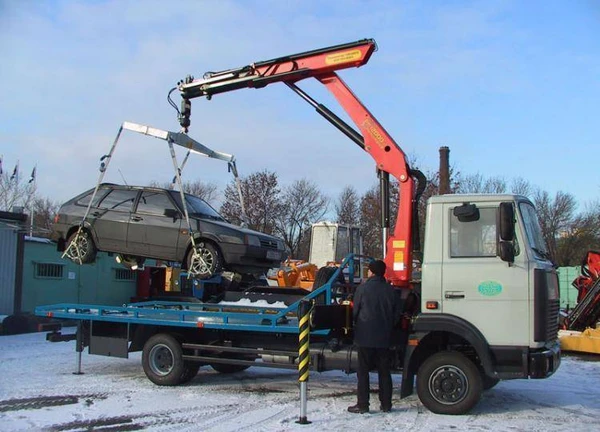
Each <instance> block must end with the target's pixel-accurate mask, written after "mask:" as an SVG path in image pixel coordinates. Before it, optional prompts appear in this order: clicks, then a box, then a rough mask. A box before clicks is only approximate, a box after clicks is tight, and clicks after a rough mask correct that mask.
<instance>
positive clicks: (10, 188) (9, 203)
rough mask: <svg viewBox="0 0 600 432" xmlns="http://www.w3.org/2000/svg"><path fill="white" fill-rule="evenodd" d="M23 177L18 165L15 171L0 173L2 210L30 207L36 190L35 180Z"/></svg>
mask: <svg viewBox="0 0 600 432" xmlns="http://www.w3.org/2000/svg"><path fill="white" fill-rule="evenodd" d="M29 180H30V179H29V178H27V179H23V178H22V176H21V172H20V171H19V169H18V166H15V169H14V170H13V171H11V172H10V173H9V172H2V174H0V210H3V211H12V210H13V207H17V206H18V207H24V208H29V207H30V205H31V203H32V201H33V199H34V197H35V192H36V186H35V182H31V181H29Z"/></svg>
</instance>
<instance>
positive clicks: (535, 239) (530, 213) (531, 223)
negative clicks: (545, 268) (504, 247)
mask: <svg viewBox="0 0 600 432" xmlns="http://www.w3.org/2000/svg"><path fill="white" fill-rule="evenodd" d="M519 209H520V210H521V215H522V216H523V225H524V226H525V234H526V235H527V241H528V243H529V246H530V247H531V249H532V250H533V251H534V252H535V253H536V255H538V256H539V257H540V258H544V259H549V258H550V254H549V253H548V248H547V247H546V242H545V241H544V236H543V234H542V229H541V227H540V222H539V220H538V216H537V213H536V211H535V208H534V207H533V205H531V203H528V202H522V203H520V204H519Z"/></svg>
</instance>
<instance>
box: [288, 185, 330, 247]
mask: <svg viewBox="0 0 600 432" xmlns="http://www.w3.org/2000/svg"><path fill="white" fill-rule="evenodd" d="M328 204H329V199H328V198H327V197H326V196H325V195H324V194H323V193H322V192H321V191H320V190H319V188H318V187H317V185H316V184H314V183H312V182H310V181H309V180H306V179H302V180H296V181H295V182H294V183H292V184H291V185H290V186H288V187H287V188H285V190H284V192H283V194H282V198H281V211H280V212H279V213H278V214H277V216H276V219H277V233H278V234H279V235H280V236H281V237H282V238H283V241H284V243H285V244H286V246H287V248H288V250H289V252H290V256H291V257H294V258H295V257H297V254H298V249H299V245H300V243H301V240H302V235H301V234H302V233H303V232H304V231H306V230H307V229H309V228H310V226H311V225H312V224H313V223H314V222H317V221H319V220H320V219H321V218H323V216H324V215H325V213H327V207H328Z"/></svg>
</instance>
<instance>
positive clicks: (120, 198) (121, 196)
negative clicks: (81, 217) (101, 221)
mask: <svg viewBox="0 0 600 432" xmlns="http://www.w3.org/2000/svg"><path fill="white" fill-rule="evenodd" d="M136 196H137V191H132V190H123V189H113V190H112V191H110V192H109V194H108V195H107V196H106V198H104V199H103V200H102V202H101V203H100V205H99V207H100V208H103V209H108V210H120V211H131V207H132V206H133V202H134V201H135V197H136Z"/></svg>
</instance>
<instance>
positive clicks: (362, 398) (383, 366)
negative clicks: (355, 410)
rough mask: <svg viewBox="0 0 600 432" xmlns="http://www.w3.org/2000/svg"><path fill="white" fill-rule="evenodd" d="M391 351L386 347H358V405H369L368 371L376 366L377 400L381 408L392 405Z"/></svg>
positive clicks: (366, 406) (388, 407) (364, 406)
mask: <svg viewBox="0 0 600 432" xmlns="http://www.w3.org/2000/svg"><path fill="white" fill-rule="evenodd" d="M390 363H391V353H390V350H389V349H388V348H368V347H359V348H358V372H357V376H358V406H359V407H361V408H368V407H369V371H370V370H371V369H375V368H377V372H378V376H379V402H380V403H381V407H382V408H383V409H390V408H391V406H392V375H391V373H390Z"/></svg>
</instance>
